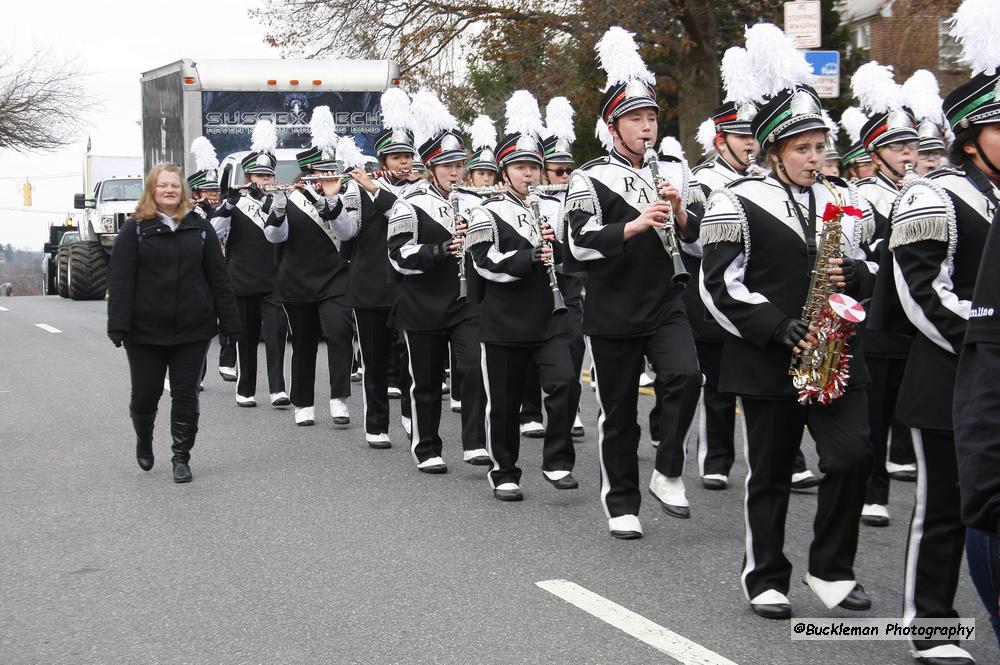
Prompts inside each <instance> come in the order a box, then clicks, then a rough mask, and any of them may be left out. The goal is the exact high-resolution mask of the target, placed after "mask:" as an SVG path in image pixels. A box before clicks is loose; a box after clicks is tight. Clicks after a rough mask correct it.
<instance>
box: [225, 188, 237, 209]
mask: <svg viewBox="0 0 1000 665" xmlns="http://www.w3.org/2000/svg"><path fill="white" fill-rule="evenodd" d="M239 202H240V190H238V189H230V190H229V196H227V197H226V203H228V204H229V206H230V207H231V208H235V207H236V204H237V203H239Z"/></svg>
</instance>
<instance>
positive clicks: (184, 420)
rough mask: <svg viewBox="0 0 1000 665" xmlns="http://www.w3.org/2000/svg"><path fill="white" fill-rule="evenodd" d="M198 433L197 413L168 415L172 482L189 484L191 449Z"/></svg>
mask: <svg viewBox="0 0 1000 665" xmlns="http://www.w3.org/2000/svg"><path fill="white" fill-rule="evenodd" d="M197 433H198V414H197V413H176V414H174V413H172V414H170V436H171V437H172V438H173V440H174V443H173V445H172V446H171V447H170V449H171V450H172V451H173V453H174V456H173V457H172V458H171V461H172V462H173V464H174V482H175V483H189V482H191V467H189V466H188V462H190V461H191V449H192V448H193V447H194V437H195V435H196V434H197Z"/></svg>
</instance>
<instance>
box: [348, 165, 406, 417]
mask: <svg viewBox="0 0 1000 665" xmlns="http://www.w3.org/2000/svg"><path fill="white" fill-rule="evenodd" d="M375 182H376V183H377V184H378V189H377V190H376V191H375V194H374V195H372V194H369V193H368V192H367V191H365V190H364V189H362V188H361V187H359V186H358V184H357V183H355V182H351V183H350V184H348V186H347V191H346V192H345V194H344V201H345V205H346V206H347V208H348V210H350V211H354V212H352V214H350V215H349V216H345V217H343V220H338V223H337V230H336V232H337V236H338V237H340V238H341V239H342V240H344V241H345V242H346V241H350V243H351V262H350V270H349V276H350V279H349V282H348V287H347V301H348V302H349V303H350V305H351V306H352V307H354V318H355V321H356V323H357V327H358V345H359V346H360V348H361V368H362V377H363V378H362V380H363V381H364V384H363V385H364V392H363V395H364V410H365V432H366V433H367V434H388V433H389V398H388V396H387V391H388V389H389V383H388V382H389V366H390V361H391V358H392V355H393V353H394V350H393V342H394V340H395V338H396V330H395V329H394V328H393V327H392V326H390V325H389V312H390V311H391V309H392V306H393V304H395V302H396V288H397V284H398V280H397V279H396V278H395V277H393V275H395V271H394V270H393V269H392V266H391V265H389V255H388V250H387V248H386V225H387V223H388V216H387V215H388V213H389V211H390V210H391V209H392V206H393V205H395V203H396V199H397V197H398V196H400V195H401V194H403V193H404V192H406V191H407V190H408V189H410V188H412V187H413V186H415V184H416V183H412V182H408V181H402V182H400V183H397V184H392V183H391V182H389V181H388V180H387V179H385V178H379V179H378V180H376V181H375ZM356 211H360V214H358V213H357V212H356ZM404 374H405V372H404ZM408 381H409V380H408V379H407V378H403V383H404V385H405V384H406V383H408ZM400 406H401V410H402V415H403V416H405V417H410V402H409V400H401V402H400Z"/></svg>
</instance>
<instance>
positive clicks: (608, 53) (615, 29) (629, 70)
mask: <svg viewBox="0 0 1000 665" xmlns="http://www.w3.org/2000/svg"><path fill="white" fill-rule="evenodd" d="M634 37H635V33H632V32H628V31H627V30H625V29H623V28H621V27H619V26H617V25H613V26H611V27H610V28H608V31H607V32H605V33H604V36H603V37H601V39H600V40H599V41H598V42H597V46H595V47H594V50H596V51H597V59H598V60H599V61H600V63H601V69H603V70H604V71H605V72H606V73H607V75H608V86H612V85H615V84H617V83H625V82H626V81H631V80H632V79H638V80H640V81H642V82H644V83H648V84H649V85H653V84H655V83H656V77H655V76H654V75H653V72H651V71H649V68H648V67H646V63H645V62H643V60H642V56H641V55H639V47H638V45H636V43H635V39H634Z"/></svg>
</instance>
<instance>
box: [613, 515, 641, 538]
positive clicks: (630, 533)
mask: <svg viewBox="0 0 1000 665" xmlns="http://www.w3.org/2000/svg"><path fill="white" fill-rule="evenodd" d="M608 530H609V531H610V532H611V535H612V536H614V537H615V538H618V539H619V540H635V539H636V538H642V524H640V523H639V518H638V517H636V516H635V515H620V516H618V517H612V518H611V519H609V520H608Z"/></svg>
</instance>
